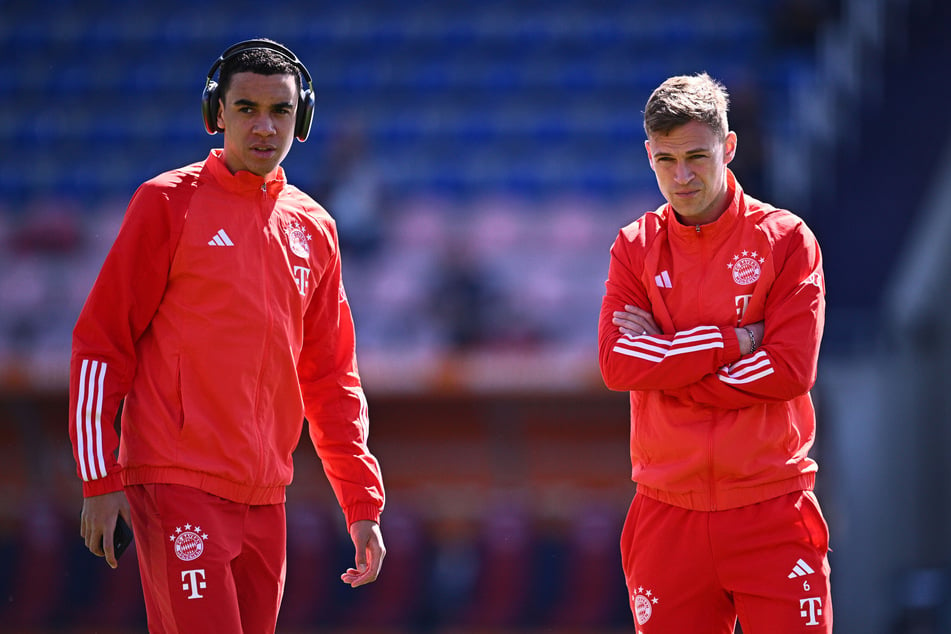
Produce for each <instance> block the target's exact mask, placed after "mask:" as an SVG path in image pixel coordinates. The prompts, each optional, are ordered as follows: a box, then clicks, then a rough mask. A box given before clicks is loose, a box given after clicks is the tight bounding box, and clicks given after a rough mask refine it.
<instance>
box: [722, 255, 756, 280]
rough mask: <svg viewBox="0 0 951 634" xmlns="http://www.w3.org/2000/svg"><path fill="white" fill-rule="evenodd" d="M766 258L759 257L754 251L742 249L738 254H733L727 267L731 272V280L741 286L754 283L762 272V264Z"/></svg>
mask: <svg viewBox="0 0 951 634" xmlns="http://www.w3.org/2000/svg"><path fill="white" fill-rule="evenodd" d="M765 261H766V258H763V257H760V255H759V253H757V252H756V251H753V252H750V251H743V252H741V253H740V254H739V255H734V256H733V259H732V260H731V261H730V263H729V264H727V265H726V267H727V268H728V269H730V270H731V271H732V272H733V281H734V282H736V283H737V284H740V285H741V286H746V285H748V284H755V283H756V281H757V280H758V279H759V276H760V274H761V273H762V272H763V267H762V264H763V262H765Z"/></svg>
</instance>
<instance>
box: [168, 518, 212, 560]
mask: <svg viewBox="0 0 951 634" xmlns="http://www.w3.org/2000/svg"><path fill="white" fill-rule="evenodd" d="M207 539H208V534H207V533H205V532H204V531H202V530H201V527H200V526H192V525H191V524H185V527H184V529H183V528H182V527H181V526H177V527H176V528H175V532H174V533H172V534H171V535H170V536H169V541H171V542H172V544H173V545H174V547H175V556H176V557H178V558H179V559H181V560H182V561H193V560H195V559H198V558H199V557H201V554H202V553H203V552H205V540H207Z"/></svg>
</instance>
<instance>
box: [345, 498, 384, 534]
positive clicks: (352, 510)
mask: <svg viewBox="0 0 951 634" xmlns="http://www.w3.org/2000/svg"><path fill="white" fill-rule="evenodd" d="M382 512H383V509H381V508H380V507H379V506H377V505H376V504H370V503H363V504H354V505H352V506H348V507H347V508H345V509H344V510H343V514H344V517H346V518H347V528H349V527H350V526H352V525H353V523H354V522H359V521H361V520H370V521H371V522H376V523H377V524H379V523H380V515H381V514H382Z"/></svg>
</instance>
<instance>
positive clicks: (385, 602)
mask: <svg viewBox="0 0 951 634" xmlns="http://www.w3.org/2000/svg"><path fill="white" fill-rule="evenodd" d="M949 33H951V3H948V2H946V1H945V0H638V1H635V0H627V1H625V0H584V1H581V0H578V1H570V0H510V1H507V2H506V1H502V0H486V1H483V2H478V3H475V2H465V1H463V0H444V1H442V2H421V1H413V0H407V1H404V2H388V1H387V0H351V1H350V2H346V3H341V2H325V1H317V0H308V1H306V2H305V1H303V0H300V1H293V2H280V1H275V2H271V3H252V2H248V1H246V0H229V1H228V2H223V1H220V0H214V1H210V2H179V1H178V0H169V1H166V2H162V3H136V2H116V1H109V0H84V1H83V2H70V1H68V0H50V1H49V2H45V3H37V2H31V1H25V0H3V1H0V59H2V60H3V61H2V63H0V146H2V147H4V148H6V150H5V151H4V152H2V153H0V439H2V443H0V630H2V631H4V632H27V633H37V634H39V633H45V632H50V633H52V632H64V633H65V632H104V633H119V632H136V631H139V632H141V631H145V620H144V608H143V607H142V602H141V588H140V585H139V581H138V575H137V570H136V566H135V554H134V552H133V551H130V553H129V554H127V555H126V556H125V558H124V559H123V561H122V562H121V566H120V569H119V570H118V571H112V570H109V569H108V568H107V567H106V566H105V565H104V564H103V563H102V561H101V560H98V559H96V558H95V557H92V556H91V555H90V554H89V553H88V552H87V551H86V550H85V548H84V546H83V544H82V541H81V539H80V538H79V534H78V531H79V527H78V517H79V511H80V508H81V489H80V486H79V483H78V480H77V478H76V476H75V474H74V471H75V467H74V464H73V461H72V457H71V452H70V448H69V440H68V434H67V431H66V420H67V414H66V410H67V399H68V395H67V379H68V359H69V352H70V336H71V329H72V326H73V324H74V323H75V320H76V317H77V315H78V312H79V310H80V308H81V306H82V303H83V301H84V299H85V296H86V294H87V292H88V290H89V288H90V286H91V285H92V283H93V280H94V279H95V276H96V274H97V272H98V269H99V266H100V264H101V262H102V260H103V258H104V256H105V253H106V251H107V249H108V248H109V246H110V245H111V242H112V240H113V238H114V236H115V234H116V231H117V229H118V225H119V223H120V221H121V218H122V214H123V212H124V209H125V205H126V203H127V202H128V200H129V198H130V196H131V195H132V193H133V191H134V190H135V188H136V187H137V185H138V184H139V183H141V182H142V181H144V180H146V179H148V178H150V177H151V176H153V175H155V174H157V173H159V172H162V171H164V170H166V169H170V168H173V167H177V166H180V165H184V164H187V163H191V162H194V161H197V160H201V159H203V158H204V157H205V156H206V155H207V153H208V149H209V148H210V147H217V146H218V145H219V144H220V142H221V139H220V137H209V136H207V135H206V134H205V132H204V130H203V127H202V124H201V118H200V108H199V100H200V95H201V91H202V88H203V86H204V81H205V76H206V74H207V72H208V69H209V67H210V66H211V64H212V62H213V61H214V60H215V59H216V58H217V56H218V55H219V54H220V53H221V51H223V50H224V49H225V48H227V47H228V46H229V45H231V44H233V43H235V42H237V41H240V40H243V39H248V38H253V37H270V38H273V39H276V40H278V41H281V42H282V43H284V44H286V45H287V46H289V47H290V48H291V49H292V50H294V52H295V53H297V55H298V56H299V57H300V58H301V60H302V61H303V62H304V63H305V65H306V66H307V67H308V69H309V70H310V72H311V74H312V75H313V77H314V81H315V87H316V95H317V110H316V118H315V123H314V128H313V130H312V132H311V137H310V139H309V140H308V141H307V142H306V143H304V144H299V143H298V144H295V146H294V148H293V149H292V150H291V153H290V155H289V157H288V159H287V160H286V162H285V164H284V165H285V169H286V171H287V174H288V177H289V179H290V180H291V182H293V183H295V184H296V185H298V186H299V187H301V188H302V189H305V190H307V191H308V192H310V193H311V194H312V195H313V196H314V197H315V198H316V199H317V200H318V201H320V202H321V203H322V204H324V206H325V207H327V208H328V210H329V211H330V212H331V213H332V214H333V215H334V216H335V217H336V219H337V222H338V225H339V229H340V236H341V242H342V247H343V253H344V276H345V281H346V284H347V289H348V293H349V296H350V299H351V303H352V306H353V311H354V317H355V321H356V326H357V336H358V355H359V360H360V364H361V372H362V375H363V378H364V383H365V386H366V390H367V394H368V398H369V402H370V416H371V428H372V433H371V449H372V450H373V451H374V452H375V453H376V455H377V456H378V457H379V459H380V461H381V463H382V466H383V470H384V476H385V479H386V483H387V488H388V506H387V510H386V513H385V515H384V535H385V538H386V540H387V546H388V548H389V554H388V556H387V560H386V565H385V566H384V570H383V575H382V577H381V579H380V580H379V581H378V582H377V583H376V584H374V585H372V586H370V587H367V588H362V589H359V590H357V591H353V590H350V589H349V588H346V587H344V586H343V585H342V584H340V582H339V580H338V575H339V573H340V572H342V571H343V570H344V569H345V568H346V567H347V566H348V565H349V564H350V563H351V559H352V547H351V546H350V545H349V542H348V539H347V536H346V532H345V528H344V526H343V519H342V517H341V514H340V512H339V510H338V509H337V508H336V505H335V503H334V501H333V499H332V495H331V493H330V489H329V485H328V484H327V483H326V480H325V479H324V476H323V474H322V472H321V470H320V464H319V461H318V460H317V458H316V457H315V456H314V452H313V450H312V448H311V447H310V446H309V441H307V440H306V436H305V437H304V439H303V440H302V443H301V447H300V449H299V451H298V452H297V454H296V467H297V470H296V476H295V482H294V484H293V485H292V486H291V487H290V489H289V491H288V522H289V544H288V549H289V561H288V583H287V592H286V596H285V600H284V608H283V611H282V616H281V619H280V621H279V631H281V632H287V633H294V632H300V633H304V632H316V631H321V632H339V633H344V632H347V633H354V632H383V633H393V634H396V633H401V632H453V633H460V634H464V633H468V632H485V633H503V632H511V633H515V632H585V633H606V634H607V633H613V632H630V631H631V629H632V618H631V614H630V611H629V609H628V606H627V601H626V597H625V590H624V583H623V577H622V574H621V570H620V559H619V554H618V546H617V543H618V538H619V534H620V528H621V524H622V521H623V517H624V514H625V512H626V510H627V505H628V504H629V502H630V499H631V497H632V495H633V493H634V488H633V485H632V484H631V483H630V480H629V475H630V465H629V459H628V455H627V436H628V424H629V423H628V415H627V404H626V395H624V394H617V393H611V392H608V391H607V390H606V389H605V388H604V386H603V384H602V383H601V380H600V376H599V373H598V368H597V317H598V310H599V306H600V298H601V294H602V292H603V282H604V278H605V277H606V275H607V266H608V249H609V247H610V245H611V243H612V241H613V239H614V237H615V236H616V234H617V231H618V229H619V228H620V227H621V226H623V225H625V224H627V223H628V222H630V221H631V220H633V219H635V218H636V217H638V216H639V215H641V214H642V213H643V212H645V211H647V210H649V209H653V208H654V207H655V206H657V205H658V204H659V203H660V202H662V199H661V198H660V196H659V194H658V193H657V191H656V186H655V183H654V180H653V176H652V173H651V172H650V170H649V167H648V164H647V161H646V156H645V153H644V149H643V139H644V134H643V130H642V125H641V112H642V108H643V105H644V103H645V101H646V99H647V97H648V96H649V94H650V91H651V90H652V89H653V88H654V87H655V86H656V85H657V84H659V83H660V82H661V81H663V80H664V79H665V78H666V77H668V76H670V75H673V74H681V73H695V72H699V71H707V72H709V73H710V74H711V75H713V76H714V77H716V78H717V79H719V80H721V81H723V82H724V83H725V84H726V86H727V87H728V89H729V90H730V92H731V95H732V102H733V103H732V110H731V113H730V117H731V125H732V127H733V129H735V130H736V131H737V133H738V135H739V150H738V156H737V159H736V161H735V162H734V163H733V166H732V167H733V168H734V171H735V172H736V174H737V176H738V178H739V179H740V181H741V182H742V183H743V184H744V186H745V188H746V189H747V191H748V192H750V193H751V194H753V195H754V196H756V197H758V198H762V199H765V200H768V201H770V202H773V203H774V204H776V205H777V206H784V207H788V208H790V209H792V210H793V211H795V212H796V213H798V214H799V215H800V216H802V217H803V218H804V219H805V220H806V221H807V222H808V223H809V225H810V226H811V227H812V228H813V230H814V231H815V233H816V234H817V235H818V237H819V240H820V242H821V244H822V246H823V250H824V256H825V266H826V275H827V287H828V298H827V299H828V315H827V319H828V323H827V329H826V334H825V339H824V342H823V352H822V357H821V361H820V372H819V381H818V383H817V385H816V387H815V390H814V398H815V400H816V403H817V408H818V412H819V425H820V431H819V438H818V442H817V444H816V447H815V450H814V453H815V455H816V457H817V458H818V459H819V461H820V465H821V471H820V476H819V495H820V498H821V500H822V502H823V504H824V507H825V512H826V515H827V519H828V520H829V523H830V525H831V532H832V548H833V552H832V554H831V561H832V566H833V583H834V600H835V612H836V615H835V619H836V622H837V628H836V630H837V631H838V632H842V633H845V634H851V633H857V634H878V633H882V634H886V633H888V634H893V633H911V632H914V633H936V632H951V607H949V606H951V579H949V568H948V565H949V561H951V538H949V535H951V466H949V462H951V461H948V460H947V457H946V456H947V454H948V450H949V448H951V432H949V431H948V424H947V423H948V420H949V414H951V399H949V393H951V389H949V388H951V383H949V379H948V376H951V361H949V358H951V357H949V353H951V344H949V335H948V333H949V326H951V318H949V315H951V301H949V295H951V294H949V292H948V291H949V288H951V285H949V282H951V280H949V273H951V262H949V257H951V255H949V244H951V143H949V140H951V138H949V132H951V125H949V123H951V117H949V110H948V104H949V103H951V88H949V83H951V72H949V70H948V69H949V68H951V45H949V39H951V38H949V37H948V36H949Z"/></svg>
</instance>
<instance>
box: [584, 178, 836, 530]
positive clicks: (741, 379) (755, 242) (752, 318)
mask: <svg viewBox="0 0 951 634" xmlns="http://www.w3.org/2000/svg"><path fill="white" fill-rule="evenodd" d="M728 182H729V187H730V190H731V192H732V194H733V199H732V203H731V204H730V206H729V208H728V209H727V210H726V212H725V213H724V214H723V215H722V216H721V217H720V218H718V219H717V220H716V221H715V222H713V223H710V224H706V225H702V226H696V227H694V226H684V225H682V224H680V223H679V222H678V221H677V219H676V218H675V216H674V213H673V211H672V210H671V209H670V207H669V205H663V206H661V207H659V208H658V209H657V210H656V211H654V212H651V213H647V214H645V215H644V216H642V217H641V218H639V219H638V220H636V221H634V222H633V223H631V224H630V225H628V226H627V227H625V228H624V229H622V230H621V232H620V234H619V235H618V237H617V240H616V241H615V243H614V246H613V247H612V249H611V265H610V272H609V274H608V280H607V283H606V293H605V296H604V299H603V302H602V305H601V317H600V327H599V349H600V350H599V354H600V363H601V373H602V376H603V378H604V381H605V384H606V385H607V386H608V387H609V388H610V389H613V390H624V391H630V392H631V398H630V400H631V462H632V466H633V475H632V478H633V480H634V481H635V482H637V483H638V493H640V494H643V495H647V496H649V497H652V498H655V499H657V500H660V501H662V502H666V503H668V504H673V505H676V506H680V507H684V508H689V509H695V510H700V511H712V510H717V509H728V508H734V507H738V506H744V505H747V504H753V503H756V502H760V501H763V500H766V499H769V498H772V497H776V496H779V495H783V494H785V493H789V492H792V491H796V490H809V489H811V488H812V487H813V486H814V481H815V471H816V469H817V466H816V463H815V462H814V461H813V460H811V459H810V458H809V457H807V453H808V451H809V448H810V447H811V446H812V443H813V440H814V436H815V413H814V410H813V406H812V400H811V398H810V396H809V390H810V389H811V387H812V385H813V383H814V382H815V379H816V371H817V370H816V367H817V361H818V354H819V342H820V340H821V338H822V329H823V325H824V312H825V293H824V279H823V275H822V257H821V254H820V251H819V245H818V244H817V242H816V239H815V237H814V236H813V234H812V232H811V231H810V230H809V228H808V227H807V226H806V224H805V223H804V222H803V221H802V220H801V219H799V218H798V217H796V216H795V215H793V214H792V213H790V212H788V211H784V210H779V209H775V208H773V207H771V206H769V205H767V204H764V203H762V202H760V201H758V200H755V199H754V198H751V197H750V196H747V195H745V194H744V193H743V190H742V188H741V187H740V186H739V184H738V183H737V182H736V179H735V178H734V176H733V174H732V172H729V173H728ZM625 304H632V305H635V306H638V307H640V308H643V309H645V310H648V311H650V312H651V313H652V315H653V317H654V321H655V322H656V323H657V325H658V327H659V328H660V329H661V331H662V332H663V334H661V335H658V336H652V335H641V336H636V337H631V336H625V335H621V333H620V332H619V331H618V328H617V326H615V325H614V324H612V323H611V320H612V317H613V313H614V311H616V310H623V308H624V306H625ZM760 320H765V335H764V337H763V341H762V344H761V345H760V347H758V348H757V349H756V351H755V352H754V353H753V354H750V355H747V356H744V357H741V356H740V349H739V342H738V340H737V337H736V333H735V332H734V328H735V327H739V326H742V325H743V324H749V323H755V322H757V321H760Z"/></svg>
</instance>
